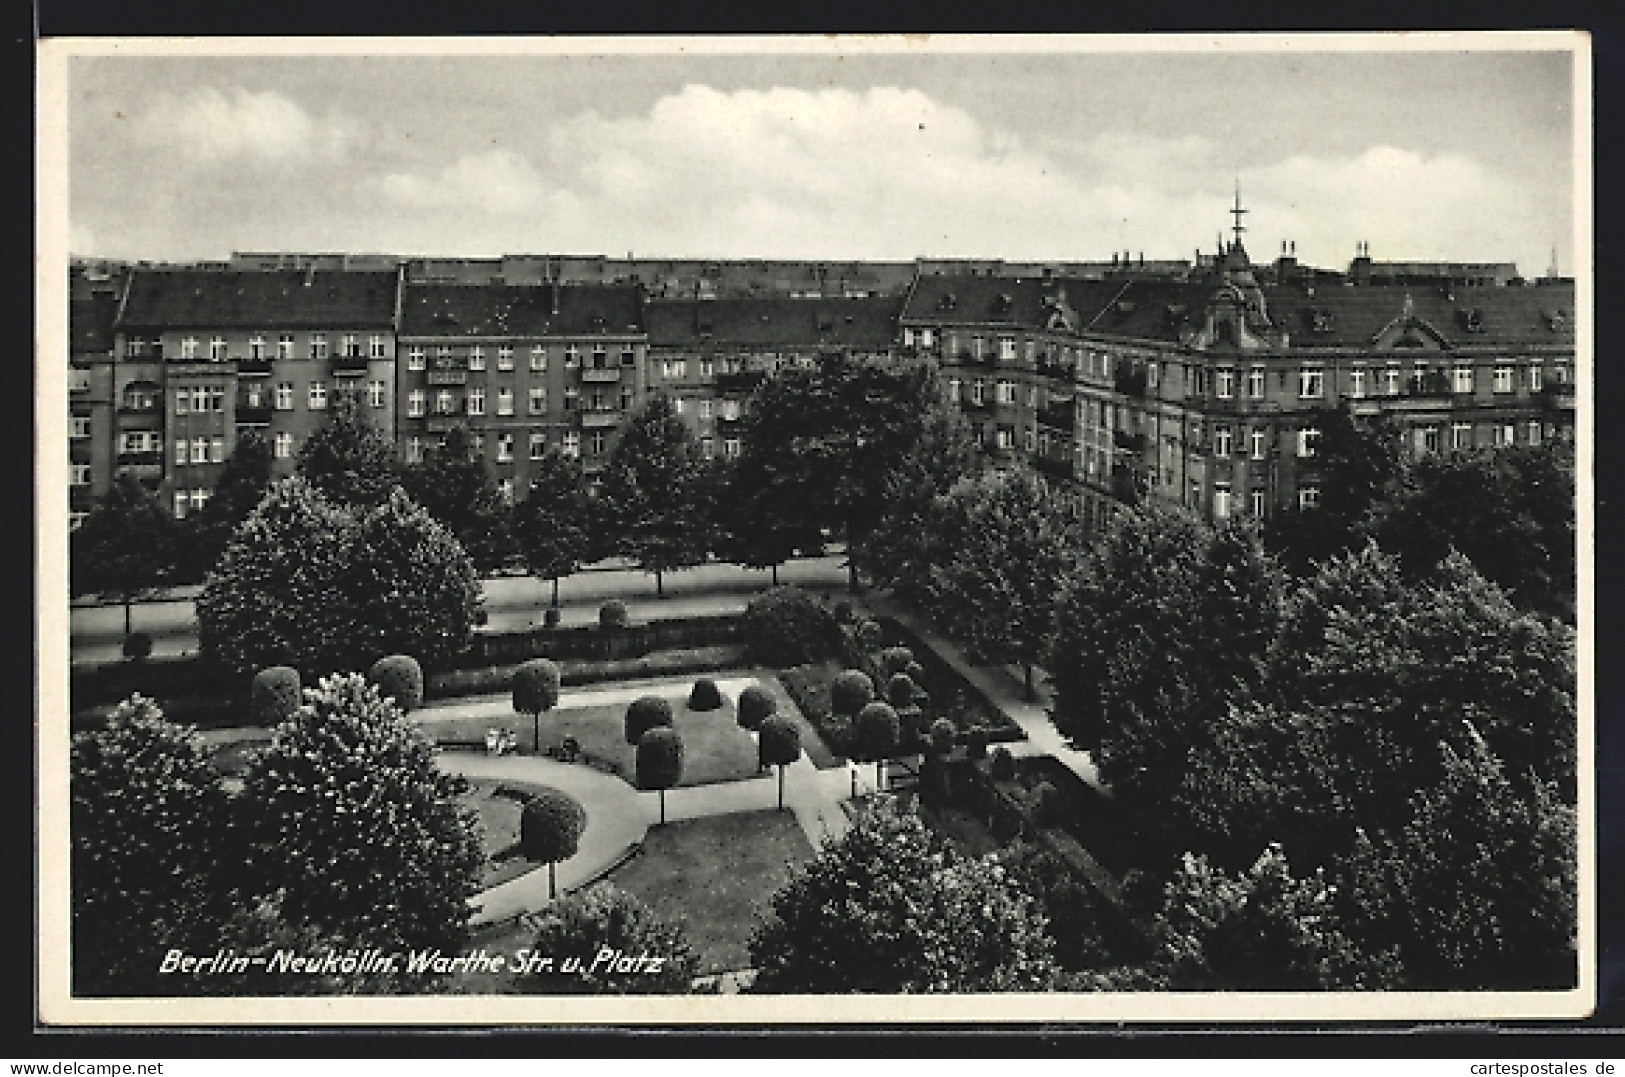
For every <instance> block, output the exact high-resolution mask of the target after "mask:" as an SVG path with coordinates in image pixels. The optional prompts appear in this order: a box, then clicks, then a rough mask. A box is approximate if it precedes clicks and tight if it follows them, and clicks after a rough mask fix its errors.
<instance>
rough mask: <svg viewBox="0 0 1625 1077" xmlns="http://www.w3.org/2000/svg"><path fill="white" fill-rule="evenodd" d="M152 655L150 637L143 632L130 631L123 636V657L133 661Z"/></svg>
mask: <svg viewBox="0 0 1625 1077" xmlns="http://www.w3.org/2000/svg"><path fill="white" fill-rule="evenodd" d="M151 656H152V637H151V636H149V635H147V633H145V632H131V633H130V634H129V635H128V636H125V637H124V657H125V658H128V659H130V660H131V661H133V662H139V661H141V660H142V659H143V658H150V657H151Z"/></svg>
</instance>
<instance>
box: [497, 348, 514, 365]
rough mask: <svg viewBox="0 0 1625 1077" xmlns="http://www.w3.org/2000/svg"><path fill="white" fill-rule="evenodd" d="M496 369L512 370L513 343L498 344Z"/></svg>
mask: <svg viewBox="0 0 1625 1077" xmlns="http://www.w3.org/2000/svg"><path fill="white" fill-rule="evenodd" d="M497 369H498V370H512V369H513V345H512V344H499V345H498V346H497Z"/></svg>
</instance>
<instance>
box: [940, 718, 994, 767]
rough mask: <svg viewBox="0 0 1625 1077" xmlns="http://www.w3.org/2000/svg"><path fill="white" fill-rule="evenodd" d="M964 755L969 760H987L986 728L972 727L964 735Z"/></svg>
mask: <svg viewBox="0 0 1625 1077" xmlns="http://www.w3.org/2000/svg"><path fill="white" fill-rule="evenodd" d="M949 724H950V725H951V724H952V723H951V722H950V723H949ZM965 754H966V756H968V757H969V758H971V759H985V758H987V726H982V725H973V726H971V727H970V729H969V730H968V731H967V732H966V733H965Z"/></svg>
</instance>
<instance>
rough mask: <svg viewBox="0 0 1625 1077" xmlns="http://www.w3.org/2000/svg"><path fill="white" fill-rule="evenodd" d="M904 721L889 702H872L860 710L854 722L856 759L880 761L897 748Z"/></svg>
mask: <svg viewBox="0 0 1625 1077" xmlns="http://www.w3.org/2000/svg"><path fill="white" fill-rule="evenodd" d="M901 732H902V722H901V720H900V719H899V718H898V717H897V711H896V710H895V709H894V708H893V707H892V706H891V704H889V703H879V702H875V703H871V704H869V705H868V706H866V707H864V708H863V710H861V711H859V712H858V717H857V719H856V720H855V721H854V722H853V723H852V747H853V749H854V753H855V754H854V756H853V758H855V759H860V760H863V761H866V762H867V761H870V760H873V761H877V762H878V761H879V760H881V759H885V758H886V757H887V756H889V755H891V753H892V752H894V751H896V750H897V742H898V738H899V736H900V735H901Z"/></svg>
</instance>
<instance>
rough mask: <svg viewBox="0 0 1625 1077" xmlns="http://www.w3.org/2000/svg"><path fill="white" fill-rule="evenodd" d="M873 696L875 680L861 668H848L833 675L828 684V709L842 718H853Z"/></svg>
mask: <svg viewBox="0 0 1625 1077" xmlns="http://www.w3.org/2000/svg"><path fill="white" fill-rule="evenodd" d="M874 698H875V682H874V681H871V680H870V679H869V675H868V674H867V673H864V672H863V671H862V670H857V669H848V670H843V671H842V672H840V673H837V674H836V675H835V680H834V681H832V682H831V683H830V686H829V709H830V712H831V713H833V714H838V715H840V716H841V717H842V718H855V717H857V714H858V712H859V711H861V710H863V708H864V707H865V706H867V705H868V704H869V702H870V701H871V700H873V699H874Z"/></svg>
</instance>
